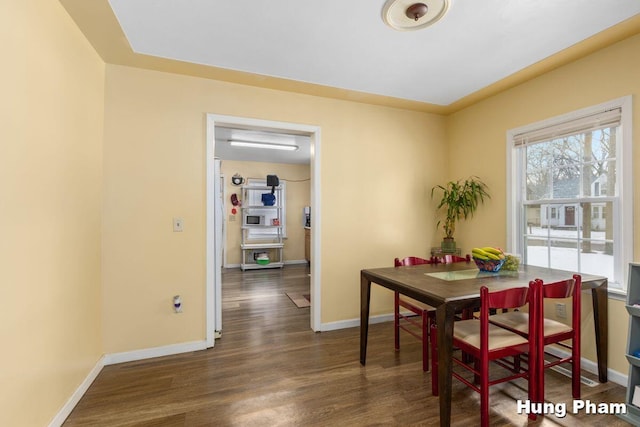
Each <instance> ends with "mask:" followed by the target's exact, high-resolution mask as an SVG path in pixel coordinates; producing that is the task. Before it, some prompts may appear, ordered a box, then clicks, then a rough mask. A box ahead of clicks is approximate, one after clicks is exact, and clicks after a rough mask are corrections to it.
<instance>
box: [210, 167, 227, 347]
mask: <svg viewBox="0 0 640 427" xmlns="http://www.w3.org/2000/svg"><path fill="white" fill-rule="evenodd" d="M220 165H221V162H220V159H215V160H214V161H213V195H214V198H213V200H214V201H213V203H214V212H215V213H214V236H215V250H214V257H215V259H214V263H213V268H214V281H215V283H214V298H215V301H214V302H215V332H214V333H215V337H216V338H220V336H222V263H223V256H222V255H223V252H224V241H225V234H226V227H225V209H224V178H223V177H222V174H221V172H220Z"/></svg>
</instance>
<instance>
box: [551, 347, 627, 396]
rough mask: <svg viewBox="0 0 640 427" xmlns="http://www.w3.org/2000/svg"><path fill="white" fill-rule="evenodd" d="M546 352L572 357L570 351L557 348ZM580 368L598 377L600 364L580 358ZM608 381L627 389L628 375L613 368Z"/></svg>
mask: <svg viewBox="0 0 640 427" xmlns="http://www.w3.org/2000/svg"><path fill="white" fill-rule="evenodd" d="M545 351H546V352H548V353H550V354H553V355H554V356H557V357H568V356H570V355H571V354H570V353H569V352H568V351H564V350H561V349H559V348H557V347H547V348H546V349H545ZM580 367H581V368H582V369H584V370H585V371H587V372H589V373H591V374H594V375H598V364H597V363H596V362H594V361H592V360H589V359H585V358H584V357H582V358H580ZM607 379H608V380H609V381H611V382H612V383H616V384H619V385H621V386H623V387H627V379H628V375H625V374H623V373H620V372H618V371H614V370H613V369H611V368H608V369H607Z"/></svg>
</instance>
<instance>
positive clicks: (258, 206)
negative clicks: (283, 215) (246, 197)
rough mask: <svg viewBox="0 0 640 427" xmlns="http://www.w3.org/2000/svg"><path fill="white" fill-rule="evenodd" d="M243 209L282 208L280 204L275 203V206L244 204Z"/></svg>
mask: <svg viewBox="0 0 640 427" xmlns="http://www.w3.org/2000/svg"><path fill="white" fill-rule="evenodd" d="M241 209H244V210H247V209H271V210H273V209H282V208H281V207H280V206H277V205H273V206H265V205H248V206H242V208H241Z"/></svg>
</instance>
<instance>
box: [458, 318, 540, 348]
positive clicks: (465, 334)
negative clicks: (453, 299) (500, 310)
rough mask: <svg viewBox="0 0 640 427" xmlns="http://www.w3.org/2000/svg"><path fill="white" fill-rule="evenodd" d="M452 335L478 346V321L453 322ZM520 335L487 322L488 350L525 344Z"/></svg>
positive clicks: (525, 341)
mask: <svg viewBox="0 0 640 427" xmlns="http://www.w3.org/2000/svg"><path fill="white" fill-rule="evenodd" d="M453 336H454V338H455V339H457V340H460V341H463V342H465V343H466V344H468V345H470V346H472V347H475V348H477V349H479V348H480V321H478V320H476V319H469V320H461V321H459V322H455V323H454V326H453ZM528 342H529V341H527V340H526V339H525V338H523V337H522V336H520V335H518V334H515V333H513V332H510V331H508V330H506V329H503V328H501V327H499V326H496V325H491V324H489V348H488V350H489V351H494V350H498V349H500V348H505V347H514V346H517V345H521V344H527V343H528Z"/></svg>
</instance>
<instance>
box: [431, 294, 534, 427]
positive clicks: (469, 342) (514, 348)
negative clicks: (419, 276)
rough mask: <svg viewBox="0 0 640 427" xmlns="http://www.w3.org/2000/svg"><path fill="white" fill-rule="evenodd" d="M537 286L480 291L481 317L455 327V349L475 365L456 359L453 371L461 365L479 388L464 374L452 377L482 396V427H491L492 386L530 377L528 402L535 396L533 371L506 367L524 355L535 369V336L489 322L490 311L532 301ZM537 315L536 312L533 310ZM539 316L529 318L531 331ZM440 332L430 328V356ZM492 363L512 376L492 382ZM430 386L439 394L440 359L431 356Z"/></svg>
mask: <svg viewBox="0 0 640 427" xmlns="http://www.w3.org/2000/svg"><path fill="white" fill-rule="evenodd" d="M535 286H536V284H535V283H534V282H532V283H531V289H530V288H527V287H520V288H512V289H506V290H502V291H495V292H489V290H488V288H487V287H486V286H483V287H481V288H480V300H481V307H480V318H479V319H475V318H473V319H468V320H461V321H458V322H455V323H454V326H453V346H454V347H455V348H459V349H460V350H461V352H462V354H467V355H470V356H471V357H473V358H474V360H475V361H476V363H474V364H473V365H469V364H467V363H466V361H465V360H463V359H462V357H461V358H458V357H455V356H454V357H453V362H454V368H455V366H461V367H463V368H465V369H467V370H469V371H470V372H472V373H473V377H474V379H475V380H476V382H479V385H476V384H474V382H472V381H470V380H468V379H466V378H465V377H464V376H463V375H461V374H459V373H458V372H456V369H454V370H453V371H452V374H453V377H454V378H457V379H458V380H460V381H461V382H463V383H464V384H465V385H467V386H468V387H470V388H471V389H473V390H475V391H476V392H478V393H479V394H480V419H481V425H482V426H483V427H488V426H489V387H490V386H492V385H494V384H499V383H502V382H505V381H511V380H514V379H516V378H527V380H528V382H529V399H530V400H533V399H534V398H535V396H536V385H537V384H536V381H535V379H534V377H535V375H533V373H534V371H533V370H532V369H523V368H522V367H521V366H519V365H517V366H516V367H515V368H514V366H512V365H507V364H506V363H505V362H504V361H503V360H501V359H504V358H507V357H511V356H514V357H515V356H519V355H521V354H528V355H529V364H528V366H527V367H528V368H533V367H536V366H537V364H536V357H537V354H536V351H537V346H536V337H535V335H532V336H531V337H529V338H528V339H527V338H524V337H522V336H521V335H518V334H516V333H514V332H511V331H509V330H507V329H504V328H501V327H499V326H496V325H493V324H491V323H490V322H489V317H490V316H489V311H490V310H491V309H504V308H507V309H512V308H518V307H522V306H524V305H526V304H527V303H528V302H529V300H530V299H531V300H532V301H533V299H534V297H535V294H536V291H535ZM534 313H535V311H534ZM536 322H537V317H536V316H535V315H532V316H531V317H530V318H529V327H530V330H532V331H535V330H536V328H537V324H536ZM436 335H437V330H436V325H432V326H431V354H432V355H434V354H436V353H437V351H438V350H437V338H436ZM489 362H495V363H497V364H499V365H501V366H503V367H505V368H507V369H509V374H508V375H507V376H503V377H500V378H495V377H492V378H493V379H489ZM431 384H432V392H433V394H434V395H438V359H437V357H432V362H431ZM529 418H531V419H535V418H536V416H535V414H530V415H529Z"/></svg>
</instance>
